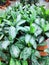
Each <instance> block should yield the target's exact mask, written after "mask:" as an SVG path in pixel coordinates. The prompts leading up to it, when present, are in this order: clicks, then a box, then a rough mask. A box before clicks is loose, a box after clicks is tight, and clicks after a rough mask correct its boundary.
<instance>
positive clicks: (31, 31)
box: [30, 24, 36, 33]
mask: <svg viewBox="0 0 49 65" xmlns="http://www.w3.org/2000/svg"><path fill="white" fill-rule="evenodd" d="M35 26H36V25H35V24H31V25H30V33H35V31H36V28H35Z"/></svg>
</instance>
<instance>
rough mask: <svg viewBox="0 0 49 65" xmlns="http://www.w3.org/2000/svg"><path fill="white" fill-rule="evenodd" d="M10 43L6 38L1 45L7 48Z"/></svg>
mask: <svg viewBox="0 0 49 65" xmlns="http://www.w3.org/2000/svg"><path fill="white" fill-rule="evenodd" d="M9 45H10V41H8V40H6V41H3V42H2V43H1V46H2V48H3V49H7V47H8V46H9Z"/></svg>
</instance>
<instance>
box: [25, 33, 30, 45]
mask: <svg viewBox="0 0 49 65" xmlns="http://www.w3.org/2000/svg"><path fill="white" fill-rule="evenodd" d="M30 39H31V35H29V34H26V35H25V42H26V43H27V44H28V43H29V42H30Z"/></svg>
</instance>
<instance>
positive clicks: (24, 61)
mask: <svg viewBox="0 0 49 65" xmlns="http://www.w3.org/2000/svg"><path fill="white" fill-rule="evenodd" d="M48 12H49V11H47V10H45V9H44V8H43V6H41V7H37V6H35V5H31V6H30V5H29V4H28V5H25V6H23V5H22V4H20V3H17V2H16V4H15V5H14V6H11V7H8V8H7V9H6V10H5V11H3V12H2V11H0V58H2V61H1V62H0V65H4V64H5V65H40V63H39V62H38V58H41V56H40V53H39V51H38V50H37V46H38V45H44V44H46V43H45V42H44V41H45V40H46V39H48V37H49V20H48V19H47V17H49V14H48Z"/></svg>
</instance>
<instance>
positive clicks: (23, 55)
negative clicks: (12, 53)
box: [20, 47, 32, 60]
mask: <svg viewBox="0 0 49 65" xmlns="http://www.w3.org/2000/svg"><path fill="white" fill-rule="evenodd" d="M31 50H32V49H31V48H27V47H26V48H24V50H23V51H22V52H21V54H20V59H23V60H26V59H27V58H29V57H30V55H31Z"/></svg>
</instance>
